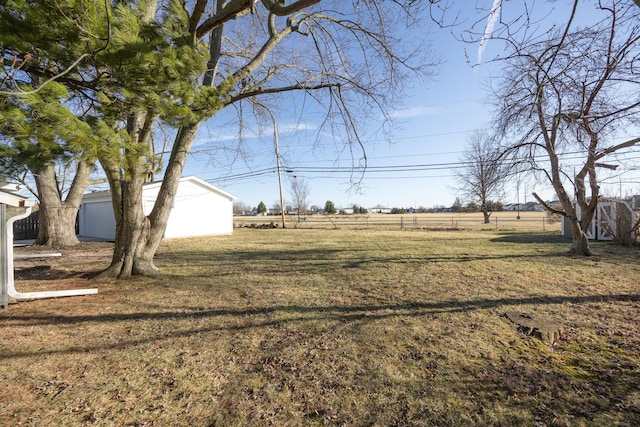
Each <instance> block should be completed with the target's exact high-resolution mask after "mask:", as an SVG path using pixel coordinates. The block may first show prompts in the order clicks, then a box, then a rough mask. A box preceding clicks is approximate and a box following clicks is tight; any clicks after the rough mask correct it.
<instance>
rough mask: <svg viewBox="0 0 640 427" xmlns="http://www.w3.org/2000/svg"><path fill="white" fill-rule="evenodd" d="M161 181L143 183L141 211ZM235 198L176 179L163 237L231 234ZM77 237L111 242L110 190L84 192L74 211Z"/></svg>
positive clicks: (187, 179)
mask: <svg viewBox="0 0 640 427" xmlns="http://www.w3.org/2000/svg"><path fill="white" fill-rule="evenodd" d="M161 184H162V182H161V181H156V182H151V183H148V184H144V185H143V187H142V209H143V211H144V213H145V215H148V214H149V213H151V210H152V209H153V205H154V203H155V201H156V198H157V196H158V193H159V191H160V186H161ZM235 199H236V197H235V196H233V195H231V194H229V193H227V192H225V191H223V190H221V189H219V188H217V187H215V186H213V185H211V184H209V183H207V182H205V181H203V180H201V179H200V178H197V177H195V176H188V177H184V178H181V179H180V183H179V184H178V190H177V192H176V197H175V200H174V204H173V207H172V209H171V214H169V220H168V222H167V228H166V230H165V233H164V237H165V238H174V237H193V236H207V235H221V234H231V233H233V201H234V200H235ZM78 223H79V224H78V226H79V227H78V228H79V236H81V237H85V238H97V239H104V240H113V239H115V230H116V221H115V217H114V215H113V208H112V205H111V191H110V190H105V191H96V192H93V193H87V194H85V195H84V197H83V198H82V203H81V205H80V211H79V212H78Z"/></svg>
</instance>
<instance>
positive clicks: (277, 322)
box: [3, 294, 640, 358]
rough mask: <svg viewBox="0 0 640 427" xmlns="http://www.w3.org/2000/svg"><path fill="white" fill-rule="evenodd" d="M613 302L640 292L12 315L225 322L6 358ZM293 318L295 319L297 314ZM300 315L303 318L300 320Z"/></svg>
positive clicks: (44, 320) (41, 321)
mask: <svg viewBox="0 0 640 427" xmlns="http://www.w3.org/2000/svg"><path fill="white" fill-rule="evenodd" d="M610 302H632V303H635V302H640V294H617V295H588V296H555V297H544V296H539V297H524V298H498V299H480V300H468V301H442V302H413V303H403V304H378V305H359V306H342V305H331V306H301V305H270V306H263V307H251V308H245V309H236V308H221V309H202V308H199V307H191V308H183V309H181V310H179V311H164V312H136V313H108V314H97V315H79V316H59V315H57V316H50V315H29V314H25V315H21V314H20V313H17V314H14V313H12V315H11V317H9V318H6V320H5V324H6V325H7V326H11V325H13V326H43V325H81V324H83V323H94V322H103V323H116V322H129V321H147V320H157V321H171V320H185V319H186V320H194V321H195V320H200V319H215V318H219V319H220V320H221V323H220V324H219V325H216V326H213V327H205V328H195V329H188V330H180V331H172V332H167V333H165V334H162V336H158V335H154V336H152V337H149V338H145V339H136V340H124V341H119V342H117V343H109V344H103V345H95V343H91V344H87V346H86V348H85V347H71V348H68V349H60V350H42V351H37V352H33V353H31V352H13V353H12V352H8V353H7V354H5V355H3V357H7V358H22V357H30V356H34V355H38V354H56V353H75V352H84V351H87V350H88V349H91V350H101V349H102V350H107V349H123V348H127V347H130V346H137V345H141V344H145V343H147V342H152V341H155V340H158V339H168V338H180V337H189V336H193V335H198V334H202V333H207V332H214V331H221V330H227V331H229V330H246V329H251V328H264V327H269V326H282V325H285V324H288V323H295V322H308V321H314V320H324V321H337V322H340V323H347V322H354V321H362V320H366V321H373V320H379V319H386V318H393V317H403V316H404V317H414V316H436V315H440V314H445V313H446V314H452V313H461V312H470V311H475V310H486V309H494V308H498V307H509V306H517V305H530V304H531V305H560V304H566V303H569V304H588V303H610ZM276 313H281V314H288V316H287V317H286V318H284V319H273V316H272V315H273V314H276ZM292 315H293V316H292ZM295 315H297V316H295ZM225 318H226V319H228V318H235V319H236V320H238V319H240V320H243V321H244V322H243V323H242V324H237V323H236V324H233V325H225V324H224V323H223V322H222V320H223V319H225Z"/></svg>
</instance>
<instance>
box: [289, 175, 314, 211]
mask: <svg viewBox="0 0 640 427" xmlns="http://www.w3.org/2000/svg"><path fill="white" fill-rule="evenodd" d="M309 192H310V189H309V184H308V183H307V181H305V180H304V178H298V177H295V176H294V177H293V178H292V179H291V198H292V203H293V208H294V209H295V210H296V212H297V215H298V222H300V215H301V214H305V213H306V212H307V205H308V204H309V203H308V198H309Z"/></svg>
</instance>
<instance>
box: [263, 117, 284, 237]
mask: <svg viewBox="0 0 640 427" xmlns="http://www.w3.org/2000/svg"><path fill="white" fill-rule="evenodd" d="M267 112H268V113H269V115H270V116H271V120H272V121H273V144H274V146H275V150H276V165H277V170H278V188H279V189H280V216H281V217H282V228H285V227H286V225H285V222H284V199H283V197H282V176H281V174H280V149H279V148H278V122H276V118H275V117H273V114H271V111H269V110H268V109H267Z"/></svg>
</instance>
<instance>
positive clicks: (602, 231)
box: [562, 199, 635, 240]
mask: <svg viewBox="0 0 640 427" xmlns="http://www.w3.org/2000/svg"><path fill="white" fill-rule="evenodd" d="M575 207H576V210H577V212H576V213H577V214H578V216H579V215H580V207H579V206H577V205H576V206H575ZM634 221H635V214H634V211H633V209H632V208H631V206H629V204H628V203H627V202H626V201H624V200H616V199H602V200H599V201H598V206H597V208H596V213H595V215H594V218H593V220H592V221H591V224H590V225H589V228H588V229H587V230H586V231H587V238H588V239H590V240H613V239H614V236H615V235H617V236H622V235H623V234H625V233H631V236H630V237H632V238H635V235H634V234H633V231H632V230H633V223H634ZM562 235H563V236H564V237H571V222H570V220H569V218H567V217H563V221H562Z"/></svg>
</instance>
